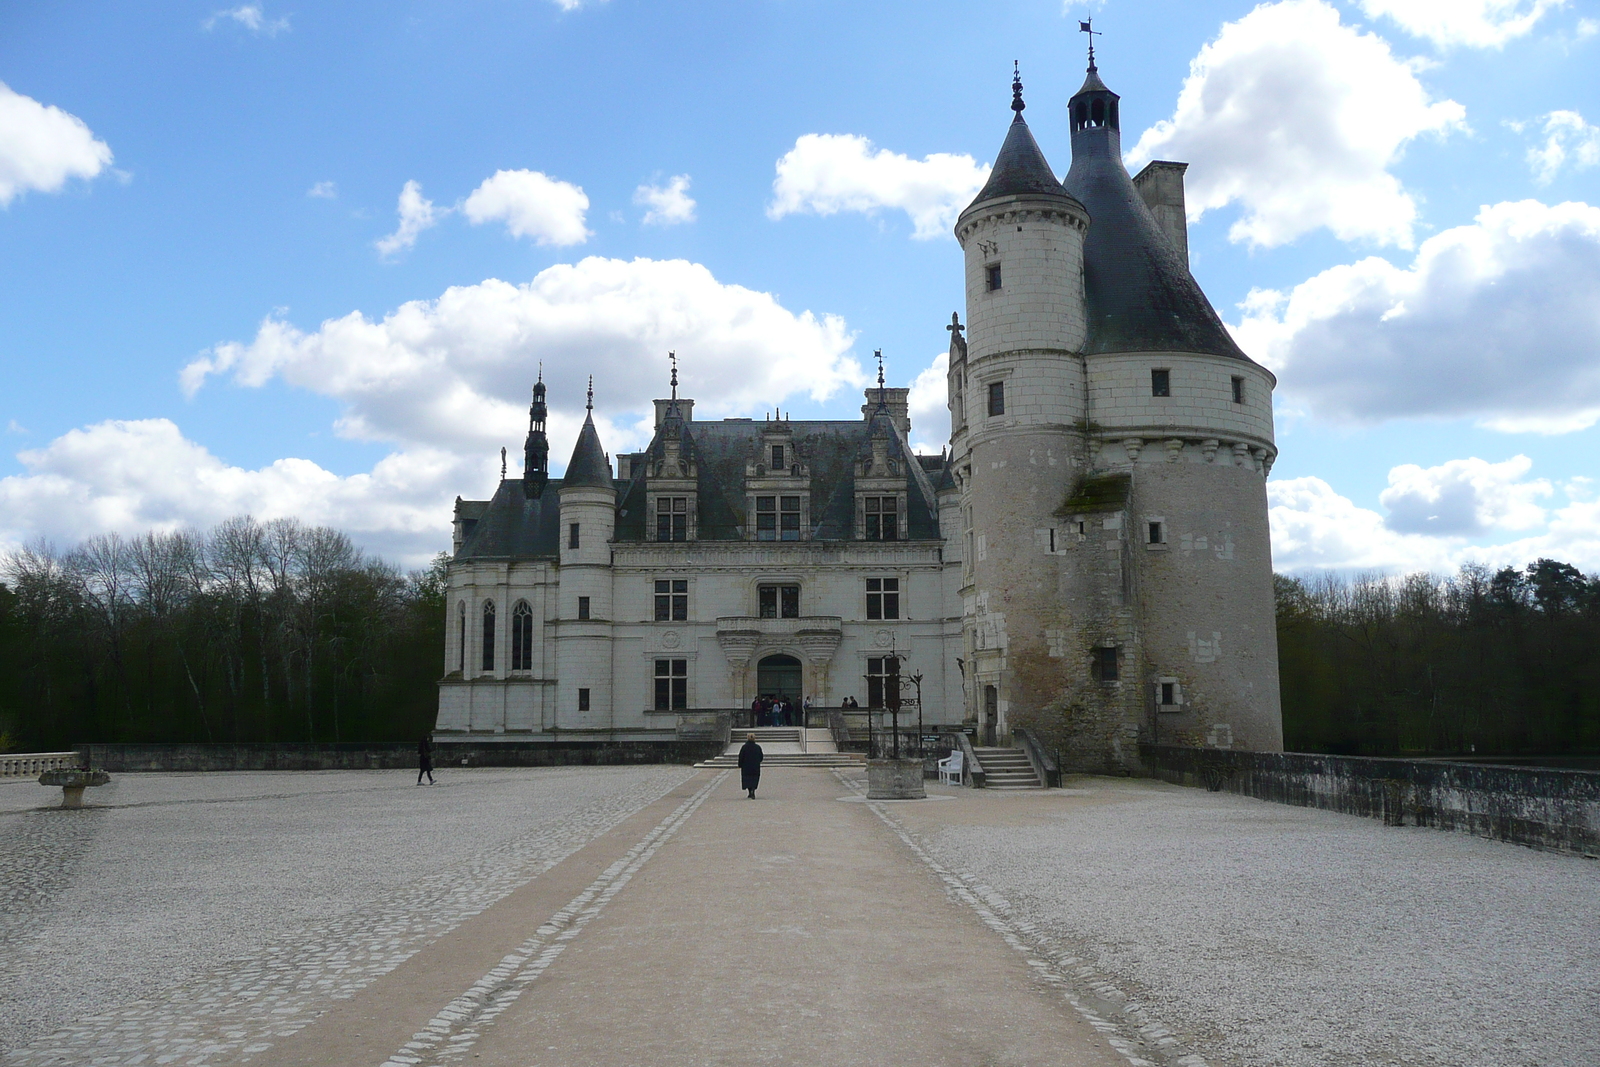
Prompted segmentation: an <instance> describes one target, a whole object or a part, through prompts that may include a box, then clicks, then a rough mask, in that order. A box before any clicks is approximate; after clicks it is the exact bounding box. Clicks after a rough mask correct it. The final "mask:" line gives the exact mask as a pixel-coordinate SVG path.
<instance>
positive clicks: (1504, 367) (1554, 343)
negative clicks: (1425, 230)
mask: <svg viewBox="0 0 1600 1067" xmlns="http://www.w3.org/2000/svg"><path fill="white" fill-rule="evenodd" d="M1597 292H1600V208H1596V207H1592V206H1590V205H1588V204H1581V203H1564V204H1556V205H1554V206H1547V205H1545V204H1542V203H1539V202H1538V201H1536V200H1524V201H1520V202H1515V203H1501V204H1495V205H1492V206H1489V207H1485V208H1483V209H1481V210H1480V211H1479V213H1478V216H1477V218H1476V219H1475V220H1474V221H1473V222H1472V224H1471V225H1467V226H1458V227H1456V228H1454V229H1451V230H1446V231H1444V232H1443V233H1440V234H1437V235H1435V236H1434V237H1431V238H1429V239H1428V240H1427V241H1425V242H1423V244H1422V247H1421V248H1420V249H1418V251H1417V255H1416V258H1415V259H1414V260H1413V261H1412V263H1411V265H1410V266H1409V267H1396V266H1394V265H1393V264H1391V263H1389V262H1388V261H1386V260H1383V259H1380V258H1377V257H1372V258H1368V259H1363V260H1361V261H1360V262H1357V263H1351V264H1347V265H1343V266H1337V267H1332V268H1330V269H1328V270H1325V271H1323V272H1322V273H1321V274H1318V275H1316V276H1315V277H1313V278H1311V279H1309V280H1307V281H1305V282H1302V283H1300V284H1299V285H1297V286H1296V287H1295V288H1294V290H1293V291H1292V292H1290V293H1289V294H1287V295H1285V294H1283V293H1280V292H1276V291H1257V292H1254V293H1252V294H1251V296H1250V298H1249V299H1248V300H1247V301H1246V302H1245V305H1244V311H1245V314H1244V319H1243V322H1242V323H1241V324H1240V326H1239V327H1238V328H1237V329H1236V330H1235V333H1236V335H1237V337H1238V339H1239V342H1240V344H1241V346H1243V347H1244V349H1245V351H1247V352H1250V353H1251V354H1252V355H1254V356H1256V357H1257V358H1260V359H1262V360H1263V361H1264V362H1266V363H1267V364H1268V365H1269V366H1271V367H1273V368H1274V369H1275V370H1277V371H1278V373H1279V382H1280V390H1281V391H1283V392H1284V393H1286V394H1287V395H1288V396H1290V397H1291V398H1292V400H1293V402H1294V403H1296V404H1300V405H1304V406H1305V407H1307V408H1308V409H1310V410H1311V411H1313V412H1314V413H1315V414H1317V415H1320V416H1325V417H1329V418H1334V419H1339V420H1344V421H1350V422H1375V421H1381V420H1384V419H1392V418H1405V417H1415V416H1440V417H1471V418H1476V419H1478V420H1479V421H1480V423H1481V424H1482V425H1485V426H1488V427H1491V428H1494V429H1500V430H1505V431H1508V432H1520V431H1538V432H1543V433H1566V432H1570V431H1573V430H1578V429H1583V428H1585V427H1588V426H1591V425H1593V424H1594V423H1595V422H1596V421H1600V312H1597V310H1596V309H1597V306H1600V305H1597V303H1596V300H1595V293H1597Z"/></svg>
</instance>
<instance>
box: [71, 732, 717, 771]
mask: <svg viewBox="0 0 1600 1067" xmlns="http://www.w3.org/2000/svg"><path fill="white" fill-rule="evenodd" d="M713 748H714V749H715V751H711V749H713ZM721 750H722V747H721V746H720V745H718V744H716V743H715V741H714V740H711V739H704V740H702V739H696V738H685V739H683V740H682V741H679V740H660V741H478V740H461V741H444V740H440V741H435V742H434V746H433V763H434V766H435V767H437V768H441V769H442V768H448V767H460V766H462V765H463V764H462V760H466V761H467V762H466V764H465V765H466V766H469V767H560V766H571V765H616V764H630V763H694V762H697V761H699V760H702V759H706V758H708V754H709V755H716V754H717V752H720V751H721ZM79 752H80V753H83V754H85V755H86V756H87V757H88V760H89V763H90V764H91V765H92V766H93V767H95V768H96V769H97V770H107V771H113V772H118V771H120V772H123V773H129V772H138V771H340V770H400V769H409V770H416V768H417V746H416V745H414V744H408V743H404V742H394V743H385V742H370V743H361V742H346V743H342V744H334V743H305V742H300V743H288V744H268V743H259V744H210V745H203V744H195V745H177V744H173V745H163V744H149V745H83V746H81V747H80V748H79Z"/></svg>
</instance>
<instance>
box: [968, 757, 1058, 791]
mask: <svg viewBox="0 0 1600 1067" xmlns="http://www.w3.org/2000/svg"><path fill="white" fill-rule="evenodd" d="M972 754H973V755H974V756H977V757H978V762H979V763H980V764H982V765H983V773H984V775H985V776H986V777H987V779H988V783H987V784H988V787H989V788H990V789H1042V788H1044V787H1043V786H1042V785H1040V783H1039V776H1038V775H1036V774H1034V773H1033V764H1031V763H1029V762H1028V754H1027V753H1026V752H1024V751H1022V749H1020V748H974V749H973V750H972Z"/></svg>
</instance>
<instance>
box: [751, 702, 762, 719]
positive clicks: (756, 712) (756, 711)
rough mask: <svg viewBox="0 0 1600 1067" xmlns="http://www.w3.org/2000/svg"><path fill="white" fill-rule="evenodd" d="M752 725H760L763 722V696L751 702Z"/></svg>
mask: <svg viewBox="0 0 1600 1067" xmlns="http://www.w3.org/2000/svg"><path fill="white" fill-rule="evenodd" d="M750 725H751V726H760V725H762V723H761V698H760V697H756V698H755V699H754V700H752V701H751V702H750Z"/></svg>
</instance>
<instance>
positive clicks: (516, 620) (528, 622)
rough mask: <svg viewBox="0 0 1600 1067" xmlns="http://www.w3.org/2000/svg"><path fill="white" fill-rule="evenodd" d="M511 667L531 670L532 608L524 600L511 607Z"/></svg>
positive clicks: (517, 669)
mask: <svg viewBox="0 0 1600 1067" xmlns="http://www.w3.org/2000/svg"><path fill="white" fill-rule="evenodd" d="M511 669H512V670H514V671H531V670H533V609H532V608H530V607H528V602H527V601H526V600H519V601H517V606H516V607H514V608H512V609H511Z"/></svg>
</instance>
